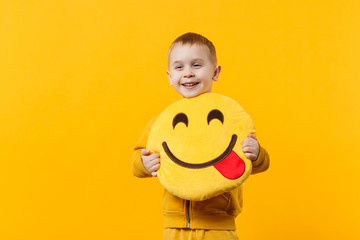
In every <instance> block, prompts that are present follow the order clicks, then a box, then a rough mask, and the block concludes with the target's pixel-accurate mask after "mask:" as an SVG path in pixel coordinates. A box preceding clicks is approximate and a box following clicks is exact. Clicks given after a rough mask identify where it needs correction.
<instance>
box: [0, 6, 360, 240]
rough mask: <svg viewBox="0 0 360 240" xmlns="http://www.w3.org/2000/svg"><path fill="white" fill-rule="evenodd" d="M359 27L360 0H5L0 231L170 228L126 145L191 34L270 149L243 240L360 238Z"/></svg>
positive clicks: (251, 192)
mask: <svg viewBox="0 0 360 240" xmlns="http://www.w3.org/2000/svg"><path fill="white" fill-rule="evenodd" d="M359 24H360V4H359V1H355V0H354V1H351V0H348V1H340V0H337V1H336V0H317V1H313V0H312V1H310V0H301V1H300V0H294V1H285V0H283V1H280V0H279V1H266V0H262V1H260V0H254V1H245V0H243V1H227V0H225V1H209V0H207V1H190V0H183V1H170V0H169V1H166V0H155V1H140V0H134V1H126V0H102V1H88V0H87V1H84V0H82V1H80V0H78V1H76V0H61V1H60V0H58V1H39V0H34V1H25V0H23V1H21V0H20V1H2V2H1V4H0V33H1V37H0V239H4V240H12V239H19V240H25V239H26V240H30V239H36V240H49V239H50V240H57V239H67V240H72V239H76V240H78V239H87V240H90V239H102V240H115V239H161V238H162V226H163V216H162V210H161V204H162V194H163V188H162V186H161V185H160V184H159V182H158V179H156V178H152V179H138V178H135V177H134V176H133V175H132V171H131V165H130V157H131V154H132V148H133V147H134V145H135V143H136V142H137V140H138V138H139V137H140V134H141V132H142V130H143V128H144V127H145V125H146V123H147V121H148V120H149V119H150V118H152V117H154V116H156V115H157V114H159V113H160V112H161V111H162V110H163V109H164V108H165V107H166V106H168V105H169V104H171V103H172V102H174V101H175V100H176V99H179V98H180V96H178V95H177V94H176V92H175V91H174V90H173V89H172V88H171V87H170V86H169V82H168V79H167V77H166V69H167V65H166V62H167V51H168V48H169V46H170V44H171V42H172V41H173V40H174V39H175V38H176V37H178V36H179V35H181V34H183V33H185V32H189V31H192V32H197V33H200V34H203V35H204V36H206V37H207V38H209V39H210V40H211V41H212V42H213V43H214V45H215V46H216V49H217V53H218V62H219V64H220V65H221V66H222V68H223V71H222V73H221V74H220V78H219V81H218V82H217V83H215V85H214V87H213V92H216V93H220V94H223V95H227V96H229V97H231V98H233V99H235V100H237V101H238V102H239V103H240V104H241V105H242V106H243V107H244V108H245V110H246V111H247V112H248V113H249V114H250V115H251V116H252V119H253V121H254V122H255V125H256V127H257V137H258V139H259V142H260V144H261V145H262V146H263V147H265V148H266V149H267V150H268V152H269V153H270V156H271V165H270V169H269V170H268V171H267V172H265V173H262V174H259V175H253V176H251V177H250V178H249V179H248V180H247V181H246V183H245V186H244V209H243V212H242V213H241V214H240V215H239V216H238V218H237V220H236V222H237V226H238V229H237V232H238V235H239V236H240V238H241V239H243V240H245V239H246V240H263V239H267V240H275V239H276V240H279V239H293V240H297V239H299V240H300V239H314V240H315V239H323V240H338V239H344V240H352V239H360V230H359V225H358V224H359V219H360V208H359V201H360V197H359V194H358V193H359V190H360V189H359V186H360V180H359V171H360V150H359V149H360V148H359V137H360V128H359V122H360V111H359V108H360V94H359V89H360V65H359V59H360V44H359V43H360V27H359Z"/></svg>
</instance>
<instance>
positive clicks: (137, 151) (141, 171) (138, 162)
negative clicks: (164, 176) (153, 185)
mask: <svg viewBox="0 0 360 240" xmlns="http://www.w3.org/2000/svg"><path fill="white" fill-rule="evenodd" d="M155 119H156V118H153V119H151V120H150V121H149V123H148V124H147V125H146V127H145V129H144V131H143V133H142V134H141V137H140V139H139V141H138V142H137V144H136V145H135V147H134V152H133V155H132V157H131V166H132V171H133V174H134V176H136V177H139V178H144V177H152V175H151V174H150V173H149V172H148V171H146V169H145V167H144V165H143V162H142V159H141V150H142V149H143V148H146V143H147V139H148V136H149V133H150V130H151V127H152V125H153V123H154V121H155Z"/></svg>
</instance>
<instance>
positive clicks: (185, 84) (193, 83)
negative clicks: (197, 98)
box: [181, 82, 199, 88]
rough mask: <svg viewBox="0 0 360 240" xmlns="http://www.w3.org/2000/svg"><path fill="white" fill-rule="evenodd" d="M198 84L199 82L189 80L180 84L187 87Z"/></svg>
mask: <svg viewBox="0 0 360 240" xmlns="http://www.w3.org/2000/svg"><path fill="white" fill-rule="evenodd" d="M198 84H199V82H189V83H182V84H181V85H182V86H184V87H187V88H189V87H194V86H196V85H198Z"/></svg>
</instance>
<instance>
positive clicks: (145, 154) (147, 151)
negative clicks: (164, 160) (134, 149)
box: [141, 148, 150, 156]
mask: <svg viewBox="0 0 360 240" xmlns="http://www.w3.org/2000/svg"><path fill="white" fill-rule="evenodd" d="M149 154H150V151H149V149H146V148H143V149H142V150H141V155H144V156H147V155H149Z"/></svg>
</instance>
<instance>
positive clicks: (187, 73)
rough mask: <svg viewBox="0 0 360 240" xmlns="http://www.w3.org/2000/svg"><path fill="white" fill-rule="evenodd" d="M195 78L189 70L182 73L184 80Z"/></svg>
mask: <svg viewBox="0 0 360 240" xmlns="http://www.w3.org/2000/svg"><path fill="white" fill-rule="evenodd" d="M194 76H195V74H194V73H193V72H192V71H191V70H186V71H185V72H184V76H183V77H184V78H191V77H194Z"/></svg>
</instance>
